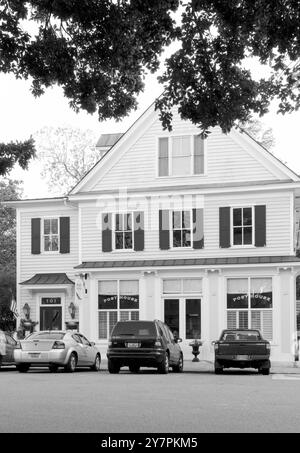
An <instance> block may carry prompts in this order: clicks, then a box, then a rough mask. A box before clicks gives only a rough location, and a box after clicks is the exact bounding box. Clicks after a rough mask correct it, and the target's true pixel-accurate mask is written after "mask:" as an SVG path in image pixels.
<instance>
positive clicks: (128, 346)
mask: <svg viewBox="0 0 300 453" xmlns="http://www.w3.org/2000/svg"><path fill="white" fill-rule="evenodd" d="M126 346H127V348H139V347H140V346H141V344H140V343H126Z"/></svg>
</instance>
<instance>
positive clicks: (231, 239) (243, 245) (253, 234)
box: [230, 205, 255, 248]
mask: <svg viewBox="0 0 300 453" xmlns="http://www.w3.org/2000/svg"><path fill="white" fill-rule="evenodd" d="M247 208H250V209H251V212H252V214H251V215H252V224H251V228H252V242H251V244H234V243H233V237H234V236H233V231H234V228H235V227H234V225H233V210H234V209H242V210H243V209H247ZM242 217H243V216H242ZM249 226H250V225H248V227H249ZM236 228H238V226H236ZM240 228H242V229H244V228H247V226H246V225H245V226H243V225H241V226H240ZM230 245H231V247H233V248H253V247H255V209H254V205H246V206H231V208H230Z"/></svg>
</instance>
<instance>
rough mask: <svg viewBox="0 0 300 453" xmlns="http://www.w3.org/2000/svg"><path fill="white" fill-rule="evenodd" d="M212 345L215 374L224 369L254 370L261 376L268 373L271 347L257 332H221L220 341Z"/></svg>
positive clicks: (238, 330)
mask: <svg viewBox="0 0 300 453" xmlns="http://www.w3.org/2000/svg"><path fill="white" fill-rule="evenodd" d="M213 344H214V348H215V373H216V374H219V373H221V372H222V371H223V369H224V368H256V369H258V371H259V372H260V373H262V374H269V373H270V367H271V364H270V350H271V346H270V343H269V342H268V341H267V340H265V339H264V338H263V337H262V336H261V333H260V332H259V330H254V329H251V330H250V329H237V330H235V329H227V330H223V332H222V333H221V336H220V339H219V340H218V341H215V342H213Z"/></svg>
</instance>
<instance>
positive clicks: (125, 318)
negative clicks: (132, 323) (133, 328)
mask: <svg viewBox="0 0 300 453" xmlns="http://www.w3.org/2000/svg"><path fill="white" fill-rule="evenodd" d="M120 321H129V311H120Z"/></svg>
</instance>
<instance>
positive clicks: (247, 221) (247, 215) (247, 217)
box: [243, 208, 252, 225]
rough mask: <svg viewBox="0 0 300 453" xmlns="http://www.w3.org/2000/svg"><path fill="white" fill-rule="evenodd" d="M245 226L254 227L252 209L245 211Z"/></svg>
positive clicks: (245, 209)
mask: <svg viewBox="0 0 300 453" xmlns="http://www.w3.org/2000/svg"><path fill="white" fill-rule="evenodd" d="M243 224H244V225H252V209H251V208H244V209H243Z"/></svg>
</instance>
